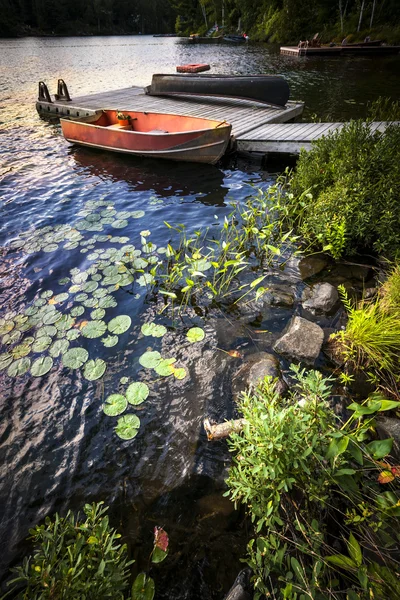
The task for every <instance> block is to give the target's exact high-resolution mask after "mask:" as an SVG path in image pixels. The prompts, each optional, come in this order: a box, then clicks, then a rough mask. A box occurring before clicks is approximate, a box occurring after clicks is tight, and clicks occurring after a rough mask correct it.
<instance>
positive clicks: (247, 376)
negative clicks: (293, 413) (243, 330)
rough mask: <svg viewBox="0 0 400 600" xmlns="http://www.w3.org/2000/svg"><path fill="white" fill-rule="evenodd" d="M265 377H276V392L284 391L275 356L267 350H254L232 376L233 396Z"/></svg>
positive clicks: (284, 386) (284, 385) (284, 387)
mask: <svg viewBox="0 0 400 600" xmlns="http://www.w3.org/2000/svg"><path fill="white" fill-rule="evenodd" d="M265 377H272V378H273V379H278V382H277V388H276V389H277V391H278V393H280V394H283V393H284V392H285V391H286V384H285V383H284V382H283V381H282V379H281V370H280V367H279V361H278V359H277V358H276V356H274V355H273V354H269V353H268V352H256V353H255V354H252V355H251V356H249V357H248V358H247V359H246V361H245V362H244V364H243V365H242V366H241V367H240V369H239V370H238V371H237V373H235V375H234V376H233V380H232V393H233V396H234V397H235V398H237V397H238V396H239V395H240V394H241V392H244V391H245V390H246V389H248V388H249V387H250V386H251V385H252V386H255V385H257V383H259V382H260V381H262V380H263V379H264V378H265Z"/></svg>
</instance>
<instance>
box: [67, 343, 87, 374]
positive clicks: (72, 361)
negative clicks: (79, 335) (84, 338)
mask: <svg viewBox="0 0 400 600" xmlns="http://www.w3.org/2000/svg"><path fill="white" fill-rule="evenodd" d="M88 358H89V352H88V351H87V350H85V348H71V349H70V350H67V352H66V353H65V354H63V357H62V363H63V365H64V367H68V368H69V369H80V368H81V366H82V365H84V364H85V362H86V361H87V359H88Z"/></svg>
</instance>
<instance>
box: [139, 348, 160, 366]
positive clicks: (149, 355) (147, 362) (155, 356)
mask: <svg viewBox="0 0 400 600" xmlns="http://www.w3.org/2000/svg"><path fill="white" fill-rule="evenodd" d="M160 361H161V354H160V353H159V352H157V351H154V352H145V353H144V354H142V356H141V357H140V358H139V363H140V364H141V365H142V367H145V368H146V369H155V368H156V366H157V365H158V363H159V362H160Z"/></svg>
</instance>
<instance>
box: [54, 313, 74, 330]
mask: <svg viewBox="0 0 400 600" xmlns="http://www.w3.org/2000/svg"><path fill="white" fill-rule="evenodd" d="M74 323H75V319H73V318H72V317H70V316H69V315H62V316H61V317H60V319H58V320H57V321H56V323H55V325H56V327H57V329H58V331H67V329H71V327H72V326H73V324H74Z"/></svg>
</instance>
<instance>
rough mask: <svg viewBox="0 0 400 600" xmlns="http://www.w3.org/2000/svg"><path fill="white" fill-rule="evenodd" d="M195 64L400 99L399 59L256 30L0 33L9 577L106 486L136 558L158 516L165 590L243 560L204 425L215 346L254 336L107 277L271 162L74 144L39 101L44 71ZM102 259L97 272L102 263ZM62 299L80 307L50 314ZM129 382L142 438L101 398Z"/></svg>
mask: <svg viewBox="0 0 400 600" xmlns="http://www.w3.org/2000/svg"><path fill="white" fill-rule="evenodd" d="M193 62H207V63H210V65H211V66H212V71H211V72H212V73H218V72H220V73H235V74H242V73H263V72H265V73H275V74H283V75H284V76H285V77H286V78H287V80H288V82H289V85H290V88H291V97H292V99H300V100H304V101H305V102H306V111H305V115H304V118H305V119H307V118H308V117H310V115H312V114H316V115H318V116H319V117H320V118H322V119H325V120H327V119H329V120H344V119H347V118H351V117H358V116H364V115H365V114H366V103H367V102H368V101H371V100H374V99H376V98H377V97H378V96H379V95H383V96H391V97H393V98H395V99H396V98H399V96H400V78H399V75H398V74H399V66H400V59H399V57H387V58H371V57H369V58H348V59H329V58H315V59H304V58H303V59H293V58H290V57H281V56H280V55H279V54H278V51H277V49H276V48H269V47H267V46H264V45H252V44H249V45H246V46H237V45H232V46H224V45H219V46H215V45H212V46H206V45H199V46H188V45H183V44H179V43H177V41H176V39H174V38H153V37H150V36H141V37H140V36H133V37H130V36H126V37H107V38H101V37H88V38H24V39H16V40H13V39H3V40H0V158H1V162H0V248H1V256H2V258H1V263H0V278H1V279H0V334H1V335H0V341H1V343H2V345H1V346H0V367H1V371H0V391H1V405H0V411H1V424H0V441H1V450H0V481H1V484H0V506H1V513H0V540H1V541H0V548H1V559H2V567H1V572H2V574H3V576H4V574H5V573H6V572H7V569H8V567H9V565H10V564H12V563H13V561H16V560H18V559H19V558H20V556H21V553H23V552H24V551H25V548H26V545H25V542H24V538H25V537H26V535H27V533H28V528H29V527H31V526H33V525H34V524H35V523H37V522H39V521H40V520H41V519H43V517H44V516H46V515H48V514H52V513H54V512H55V511H56V510H58V511H66V510H67V509H68V508H72V509H78V508H80V507H81V506H82V505H83V504H84V503H85V502H88V501H94V500H100V499H102V500H104V501H105V503H106V504H110V505H112V519H113V524H114V525H116V526H118V527H119V528H120V529H121V531H122V532H123V533H124V535H125V536H126V539H127V540H128V542H129V544H130V546H131V547H132V551H133V553H134V555H135V557H136V558H137V559H138V563H139V566H140V565H141V557H143V556H144V559H143V558H142V560H146V556H148V553H149V549H150V548H151V544H152V527H154V525H161V526H165V528H166V529H167V531H168V532H169V533H170V536H171V557H170V559H168V560H167V561H165V563H163V565H162V566H161V567H160V569H159V572H158V575H157V574H156V575H155V576H156V579H157V577H158V579H157V581H158V582H159V583H158V590H157V596H158V597H159V598H164V597H165V598H191V599H193V598H196V597H202V598H208V597H209V598H221V597H222V596H223V594H224V593H225V592H226V591H227V589H228V588H229V587H230V584H231V583H232V581H233V579H234V577H235V575H236V573H237V572H238V571H239V570H240V568H241V565H240V563H239V557H240V556H241V555H243V554H244V547H243V539H244V537H243V535H242V530H241V527H242V516H241V515H240V514H236V513H234V514H233V515H232V514H230V513H229V508H227V506H226V505H225V504H223V505H221V503H220V500H219V494H220V493H221V490H222V489H223V479H224V476H225V474H226V468H227V466H228V465H229V455H228V452H227V450H226V444H225V443H218V444H215V445H210V444H209V443H208V442H207V441H206V438H205V434H204V431H203V428H202V422H203V419H204V417H205V416H212V417H214V418H215V419H216V420H224V419H226V418H230V417H231V416H232V415H233V411H234V407H233V405H232V398H231V395H230V393H227V390H229V389H230V387H229V381H230V377H231V376H232V372H233V369H234V367H233V366H232V364H231V362H229V361H228V360H227V358H226V356H225V355H224V354H222V353H218V352H217V351H216V348H217V347H222V348H225V349H229V348H231V347H237V344H239V345H241V348H242V350H243V351H244V352H245V353H247V354H250V353H252V352H254V351H255V346H254V344H253V343H252V342H251V341H250V338H248V337H246V335H245V334H244V333H243V331H242V330H240V328H239V327H237V326H235V325H234V324H232V322H231V321H230V320H227V318H226V317H225V316H224V315H220V316H219V318H216V317H215V315H214V316H213V322H210V321H209V320H208V319H207V318H205V315H204V314H201V313H199V312H197V313H195V312H193V313H192V312H189V315H188V317H187V318H186V319H185V320H184V321H182V322H179V319H178V322H174V321H171V320H168V319H167V318H165V317H164V316H163V312H161V311H160V308H162V307H161V305H160V301H159V299H157V298H155V297H154V296H153V295H152V294H151V293H147V290H146V287H145V286H141V285H138V284H135V286H133V287H132V286H130V285H124V286H120V287H118V285H117V286H115V281H114V280H113V277H114V276H115V273H114V271H113V268H112V267H113V264H114V262H115V260H118V259H120V258H121V257H123V256H124V253H126V252H127V251H129V252H130V251H131V249H129V250H126V246H127V245H128V246H129V245H135V246H136V248H138V247H139V248H140V247H141V245H142V243H141V235H140V232H142V231H150V236H149V237H148V238H147V239H150V240H151V241H152V243H154V244H156V245H158V246H164V247H165V246H166V244H167V242H169V241H171V242H173V241H174V240H175V241H176V239H177V234H176V232H174V231H173V230H170V229H168V228H167V227H166V225H165V223H164V222H165V221H168V222H169V223H171V224H177V223H182V224H185V226H186V227H187V229H188V231H189V232H193V231H195V230H196V229H198V228H203V227H210V228H213V227H215V226H216V224H218V223H221V221H222V220H223V218H224V217H225V215H227V214H228V213H229V212H230V210H231V207H230V203H231V202H232V201H235V202H242V201H243V200H244V199H245V198H246V197H248V196H249V195H250V194H251V193H252V189H253V187H252V186H256V187H266V186H269V185H270V184H271V183H273V182H274V180H275V177H276V173H275V172H272V171H271V172H268V171H266V170H262V169H261V168H260V166H259V165H258V164H256V163H249V162H246V161H245V160H244V159H240V158H238V159H232V160H231V161H228V162H225V163H224V164H223V165H222V166H221V165H220V166H217V167H214V166H202V165H189V164H188V165H183V164H178V163H177V164H173V163H162V162H159V163H158V162H155V161H152V160H139V159H131V158H127V157H120V156H117V155H112V154H107V153H102V152H95V151H90V150H86V149H79V148H74V147H71V146H69V145H68V144H67V143H66V142H65V141H64V139H63V137H62V135H61V132H60V127H59V125H58V124H54V123H47V122H45V121H42V120H41V119H40V118H39V117H38V115H37V114H36V111H35V107H34V104H35V101H36V96H37V84H38V81H39V80H43V81H45V82H46V83H47V84H48V85H49V88H50V91H51V92H52V93H54V91H55V88H56V83H57V79H58V78H60V77H62V78H63V79H64V80H65V81H66V83H67V85H68V87H69V91H70V94H71V96H72V98H73V97H74V96H79V95H82V94H88V93H95V92H100V91H105V90H110V89H118V88H122V87H127V86H128V85H130V84H132V85H147V84H149V83H150V80H151V74H152V73H157V72H158V73H162V72H164V73H168V72H174V71H175V66H176V65H178V64H184V63H193ZM283 167H284V164H282V168H283ZM99 260H100V261H102V265H101V269H99V268H96V267H93V265H94V263H95V262H96V261H99ZM107 267H110V268H109V270H108V271H107V270H106V269H107ZM67 278H68V279H67ZM117 279H118V275H117ZM74 286H78V287H79V290H77V289H75V288H74ZM71 288H72V289H71ZM79 294H80V296H81V297H80V298H78V299H77V297H78V296H79ZM105 298H106V299H105ZM98 309H100V312H97V313H95V314H94V315H93V314H92V313H93V311H95V310H98ZM55 311H57V312H56V315H58V316H59V313H62V314H63V315H66V314H67V313H69V315H70V317H63V319H62V321H60V320H57V317H54V314H53V313H54V312H55ZM119 315H127V316H129V317H130V319H131V325H130V327H129V328H128V329H127V330H126V331H125V330H124V331H122V332H121V333H118V332H117V333H118V336H117V340H116V341H115V339H114V340H113V341H112V342H111V341H110V342H109V343H110V345H104V343H103V341H102V340H104V338H105V337H107V336H109V337H112V335H110V332H104V335H103V336H102V337H101V336H100V335H98V334H97V333H96V337H87V336H86V335H82V334H81V331H82V332H83V331H84V330H85V327H86V323H85V322H86V321H88V320H89V321H90V320H96V321H101V322H102V323H104V322H105V323H106V324H107V323H109V322H110V320H112V319H113V318H115V317H118V316H119ZM53 317H54V318H53ZM289 318H290V312H289V311H287V314H286V316H285V315H282V314H280V315H279V323H278V324H277V325H276V327H278V328H279V329H282V328H283V327H284V325H285V323H286V322H287V320H288V319H289ZM144 321H156V322H157V323H160V324H164V325H166V326H167V327H168V333H167V335H166V336H165V337H164V338H162V340H161V339H160V338H149V337H144V336H143V335H142V334H141V332H140V328H141V324H142V323H143V322H144ZM193 325H195V326H200V327H203V328H205V331H206V340H205V342H204V343H203V345H202V346H201V352H197V353H196V351H195V350H193V351H192V350H190V349H189V350H188V349H187V342H186V340H185V335H184V333H185V331H186V330H187V328H188V327H190V326H193ZM44 327H47V329H44ZM102 327H104V325H100V328H102ZM122 329H124V328H123V327H122ZM70 331H74V332H75V333H73V334H70V333H69V332H70ZM75 335H79V336H80V337H78V338H77V339H76V340H75V339H73V338H74V336H75ZM55 342H57V344H56V345H54V344H55ZM114 342H115V345H113V346H111V343H114ZM78 346H79V347H80V348H83V350H86V351H87V352H88V354H89V358H90V359H101V360H102V361H104V362H105V363H106V365H107V369H106V372H105V375H104V377H102V378H99V379H97V380H95V381H91V380H88V379H87V378H85V377H84V376H83V370H82V369H79V368H77V369H72V368H67V367H65V366H63V364H62V361H61V358H60V356H59V353H60V352H61V351H63V352H64V353H65V352H66V349H67V348H68V347H69V348H74V347H78ZM148 347H151V348H152V349H153V350H159V351H161V352H162V354H163V356H169V357H175V358H177V359H178V363H177V364H179V366H182V367H184V368H185V369H186V371H187V373H188V375H187V377H186V378H185V379H183V380H178V379H175V378H168V379H160V378H158V379H157V377H154V372H152V373H150V372H149V371H148V370H144V369H143V368H142V366H141V365H140V363H139V357H140V356H141V354H142V353H143V352H144V351H145V350H146V349H147V348H148ZM16 348H17V349H16ZM262 349H263V350H268V347H267V346H266V347H263V348H262ZM34 365H35V366H34ZM32 372H33V374H36V376H34V375H33V374H32ZM42 372H44V373H43V375H40V373H42ZM210 373H215V377H211V376H210ZM121 378H127V379H128V383H124V382H121ZM171 379H172V380H171ZM133 381H146V382H147V384H148V385H149V388H150V395H149V397H148V398H147V399H146V401H145V402H144V403H143V404H141V405H140V406H136V407H135V406H129V408H128V413H129V414H136V415H137V416H139V418H140V421H141V426H140V429H139V433H138V435H137V437H136V438H135V439H133V440H131V441H123V440H121V439H119V438H118V437H117V436H116V434H115V432H114V427H115V424H116V417H110V416H107V415H105V414H104V413H103V410H102V407H103V402H104V399H105V398H106V397H107V396H109V395H110V394H113V393H124V391H125V390H126V387H127V385H129V384H130V383H131V382H133ZM222 561H224V562H225V563H226V564H227V568H226V569H225V568H221V563H222Z"/></svg>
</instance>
